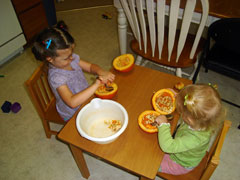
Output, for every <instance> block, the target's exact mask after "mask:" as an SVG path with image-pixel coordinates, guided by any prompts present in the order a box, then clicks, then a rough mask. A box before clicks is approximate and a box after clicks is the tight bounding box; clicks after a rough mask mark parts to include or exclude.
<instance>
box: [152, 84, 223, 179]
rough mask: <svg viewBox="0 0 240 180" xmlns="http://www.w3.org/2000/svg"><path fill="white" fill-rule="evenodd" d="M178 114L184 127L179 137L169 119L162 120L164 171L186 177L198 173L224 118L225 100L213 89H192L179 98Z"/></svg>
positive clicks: (160, 120)
mask: <svg viewBox="0 0 240 180" xmlns="http://www.w3.org/2000/svg"><path fill="white" fill-rule="evenodd" d="M176 110H177V112H178V113H179V114H180V115H181V120H182V123H181V124H180V126H179V127H178V129H177V131H176V133H175V136H174V137H172V135H171V133H170V124H169V123H168V121H167V119H166V117H165V116H163V115H161V116H159V117H158V118H157V119H156V121H157V123H158V141H159V145H160V147H161V149H162V150H163V151H164V152H165V153H166V154H165V155H164V157H163V160H162V163H161V166H160V169H159V170H160V171H161V172H164V173H168V174H174V175H179V174H185V173H188V172H189V171H191V170H192V169H194V167H196V166H197V165H198V164H199V163H200V161H201V160H202V158H203V157H204V155H205V153H206V151H207V149H208V146H209V141H210V138H211V135H212V133H213V132H214V131H215V130H216V129H217V128H218V125H219V124H220V122H221V119H223V118H222V114H223V113H222V105H221V98H220V96H219V94H218V92H217V91H216V89H215V88H213V87H212V86H210V85H200V84H199V85H188V86H186V87H185V88H184V89H183V90H181V91H180V93H178V94H177V95H176Z"/></svg>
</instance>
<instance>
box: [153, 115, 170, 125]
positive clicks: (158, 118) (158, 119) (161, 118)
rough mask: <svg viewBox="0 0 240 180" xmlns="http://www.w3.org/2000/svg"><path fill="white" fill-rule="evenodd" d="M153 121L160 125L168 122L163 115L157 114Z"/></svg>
mask: <svg viewBox="0 0 240 180" xmlns="http://www.w3.org/2000/svg"><path fill="white" fill-rule="evenodd" d="M155 121H156V122H157V123H158V125H161V124H162V123H168V120H167V118H166V116H164V115H160V116H158V117H157V118H156V120H155Z"/></svg>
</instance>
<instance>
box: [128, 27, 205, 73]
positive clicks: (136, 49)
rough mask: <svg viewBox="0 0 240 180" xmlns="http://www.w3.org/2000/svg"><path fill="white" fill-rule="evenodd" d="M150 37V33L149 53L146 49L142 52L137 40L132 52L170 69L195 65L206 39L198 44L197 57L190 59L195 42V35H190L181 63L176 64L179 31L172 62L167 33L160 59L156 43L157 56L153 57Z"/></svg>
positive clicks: (180, 59)
mask: <svg viewBox="0 0 240 180" xmlns="http://www.w3.org/2000/svg"><path fill="white" fill-rule="evenodd" d="M167 31H168V30H165V32H167ZM149 37H150V35H149V33H148V36H147V52H146V53H144V49H143V48H142V50H140V48H139V43H138V41H137V40H136V39H134V40H132V41H131V48H132V50H133V51H134V52H135V53H136V54H138V55H140V56H142V57H143V58H145V59H149V60H151V61H153V62H155V63H158V64H162V65H165V66H170V67H174V68H187V67H191V66H193V65H194V64H195V62H196V60H197V55H198V53H199V52H200V51H201V49H202V48H203V45H204V42H205V39H204V38H201V39H200V42H199V44H198V48H197V50H196V53H195V56H194V58H193V59H190V58H189V56H190V52H191V48H192V45H193V42H194V38H195V36H194V35H191V34H188V36H187V39H186V43H185V46H184V48H183V51H182V53H181V55H180V57H179V61H178V62H176V57H177V44H178V40H177V39H178V38H179V31H177V33H176V43H174V47H173V53H172V56H171V59H170V62H168V47H167V45H168V36H167V34H166V33H165V36H164V43H163V50H162V58H161V59H159V51H158V45H157V43H156V47H155V54H154V57H153V56H152V48H151V44H150V38H149ZM142 47H144V43H143V42H142Z"/></svg>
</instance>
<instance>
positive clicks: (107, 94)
mask: <svg viewBox="0 0 240 180" xmlns="http://www.w3.org/2000/svg"><path fill="white" fill-rule="evenodd" d="M110 86H111V87H113V90H112V91H110V92H108V91H101V88H102V89H104V88H105V85H104V84H102V85H101V86H99V88H98V89H97V90H96V91H95V96H97V97H98V98H101V99H112V98H113V97H114V96H115V95H116V94H117V90H118V86H117V84H116V83H111V84H110Z"/></svg>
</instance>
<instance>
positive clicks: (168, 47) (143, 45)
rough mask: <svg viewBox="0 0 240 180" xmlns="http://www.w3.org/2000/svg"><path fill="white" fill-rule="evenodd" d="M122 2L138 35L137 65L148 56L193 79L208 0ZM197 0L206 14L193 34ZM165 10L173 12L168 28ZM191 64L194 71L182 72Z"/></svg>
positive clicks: (136, 35)
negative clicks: (191, 29)
mask: <svg viewBox="0 0 240 180" xmlns="http://www.w3.org/2000/svg"><path fill="white" fill-rule="evenodd" d="M120 1H121V4H122V7H123V9H124V12H125V14H126V16H127V19H128V22H129V24H130V27H131V29H132V32H133V34H134V37H135V39H134V40H132V42H131V48H132V50H133V51H134V52H135V53H136V54H137V55H138V56H137V58H136V64H141V61H142V58H144V59H147V60H150V61H152V62H154V63H157V64H158V65H160V66H161V67H164V68H166V69H168V70H171V71H174V72H175V73H176V75H177V76H179V77H182V75H187V76H189V78H190V79H192V77H193V75H194V73H195V69H196V67H197V64H198V60H197V55H198V53H199V52H200V50H201V48H202V46H203V42H204V40H203V39H202V38H201V36H202V33H203V30H204V27H205V24H206V21H207V17H208V11H209V4H208V0H185V1H181V0H167V1H166V0H136V1H135V0H120ZM196 1H198V3H201V7H202V13H198V15H200V16H199V17H201V18H200V19H199V21H200V23H199V27H198V30H197V32H196V34H195V35H191V34H190V33H188V32H189V29H190V25H191V22H192V21H194V18H195V17H194V18H193V15H194V8H195V5H196ZM169 2H170V5H169V6H168V4H169ZM185 2H186V3H185ZM168 7H169V10H168ZM180 7H181V8H183V9H184V10H183V9H181V8H180ZM165 12H169V13H168V17H169V22H168V28H166V26H167V20H166V16H165ZM179 14H180V17H179ZM179 18H180V19H182V23H181V28H180V29H178V28H177V24H178V22H179V20H178V19H179ZM200 39H202V40H201V41H200ZM145 62H147V61H145ZM188 67H193V71H192V73H191V74H189V73H186V72H183V71H182V69H183V68H188Z"/></svg>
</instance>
